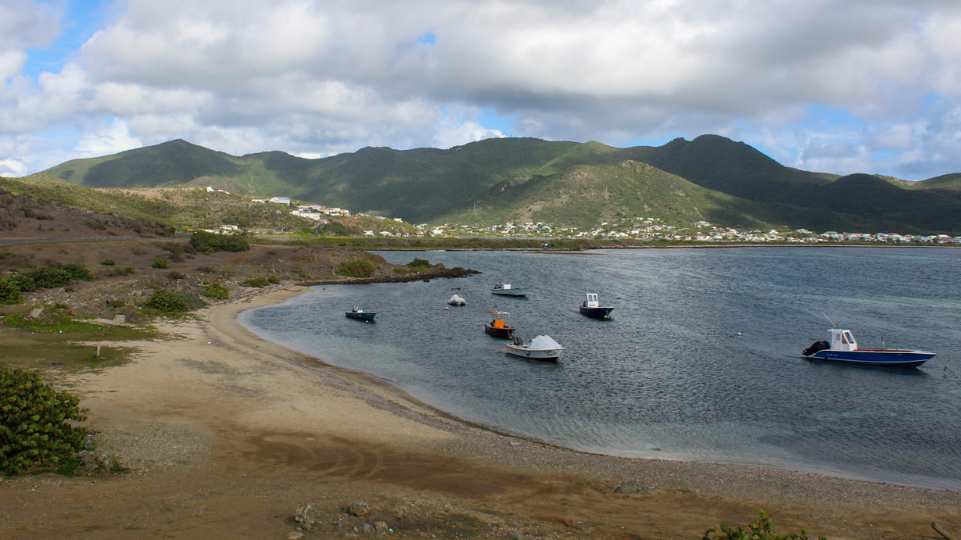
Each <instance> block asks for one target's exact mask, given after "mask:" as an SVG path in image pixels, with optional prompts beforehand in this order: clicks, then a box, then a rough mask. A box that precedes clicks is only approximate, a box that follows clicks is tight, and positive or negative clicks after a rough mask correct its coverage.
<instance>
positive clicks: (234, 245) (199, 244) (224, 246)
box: [190, 231, 250, 253]
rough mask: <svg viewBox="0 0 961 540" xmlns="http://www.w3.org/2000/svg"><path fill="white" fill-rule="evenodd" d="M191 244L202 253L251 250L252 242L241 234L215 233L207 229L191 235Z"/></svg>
mask: <svg viewBox="0 0 961 540" xmlns="http://www.w3.org/2000/svg"><path fill="white" fill-rule="evenodd" d="M190 246H191V247H193V248H194V249H196V250H197V251H200V252H202V253H214V252H217V251H249V250H250V243H249V242H247V239H246V238H244V237H243V236H241V235H239V234H214V233H209V232H206V231H197V232H195V233H193V234H192V235H190Z"/></svg>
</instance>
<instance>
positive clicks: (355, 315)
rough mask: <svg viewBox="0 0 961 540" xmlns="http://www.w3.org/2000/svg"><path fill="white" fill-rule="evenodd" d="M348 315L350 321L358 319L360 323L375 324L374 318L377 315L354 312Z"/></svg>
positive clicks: (349, 312)
mask: <svg viewBox="0 0 961 540" xmlns="http://www.w3.org/2000/svg"><path fill="white" fill-rule="evenodd" d="M346 315H347V318H348V319H356V320H358V321H366V322H374V316H376V315H377V314H376V313H367V312H364V313H354V312H351V311H348V312H347V313H346Z"/></svg>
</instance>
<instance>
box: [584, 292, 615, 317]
mask: <svg viewBox="0 0 961 540" xmlns="http://www.w3.org/2000/svg"><path fill="white" fill-rule="evenodd" d="M580 310H581V315H586V316H588V317H593V318H595V319H609V318H610V317H611V312H612V311H614V307H613V306H602V305H601V303H600V302H598V301H597V293H587V300H585V301H584V303H583V304H581V306H580Z"/></svg>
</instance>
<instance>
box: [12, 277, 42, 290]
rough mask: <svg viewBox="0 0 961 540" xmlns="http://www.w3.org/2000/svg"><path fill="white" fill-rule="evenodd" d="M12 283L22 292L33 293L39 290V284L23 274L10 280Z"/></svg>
mask: <svg viewBox="0 0 961 540" xmlns="http://www.w3.org/2000/svg"><path fill="white" fill-rule="evenodd" d="M10 282H11V283H13V285H14V286H15V287H16V288H18V289H20V291H21V292H33V291H35V290H37V284H36V283H34V281H33V278H31V277H30V276H26V275H23V274H18V275H16V276H13V277H12V278H10Z"/></svg>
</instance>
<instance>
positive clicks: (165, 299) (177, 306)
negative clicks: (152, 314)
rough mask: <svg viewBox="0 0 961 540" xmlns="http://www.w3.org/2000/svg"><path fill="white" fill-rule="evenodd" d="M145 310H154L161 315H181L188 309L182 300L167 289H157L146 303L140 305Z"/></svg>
mask: <svg viewBox="0 0 961 540" xmlns="http://www.w3.org/2000/svg"><path fill="white" fill-rule="evenodd" d="M141 305H142V306H143V307H145V308H150V309H155V310H157V311H160V312H162V313H183V312H184V311H188V310H189V309H190V308H189V307H188V306H187V302H185V301H184V299H183V298H181V297H179V296H177V295H176V294H174V293H172V292H170V291H168V290H167V289H157V290H156V291H154V293H153V294H152V295H150V298H148V299H147V301H146V302H144V303H143V304H141Z"/></svg>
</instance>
